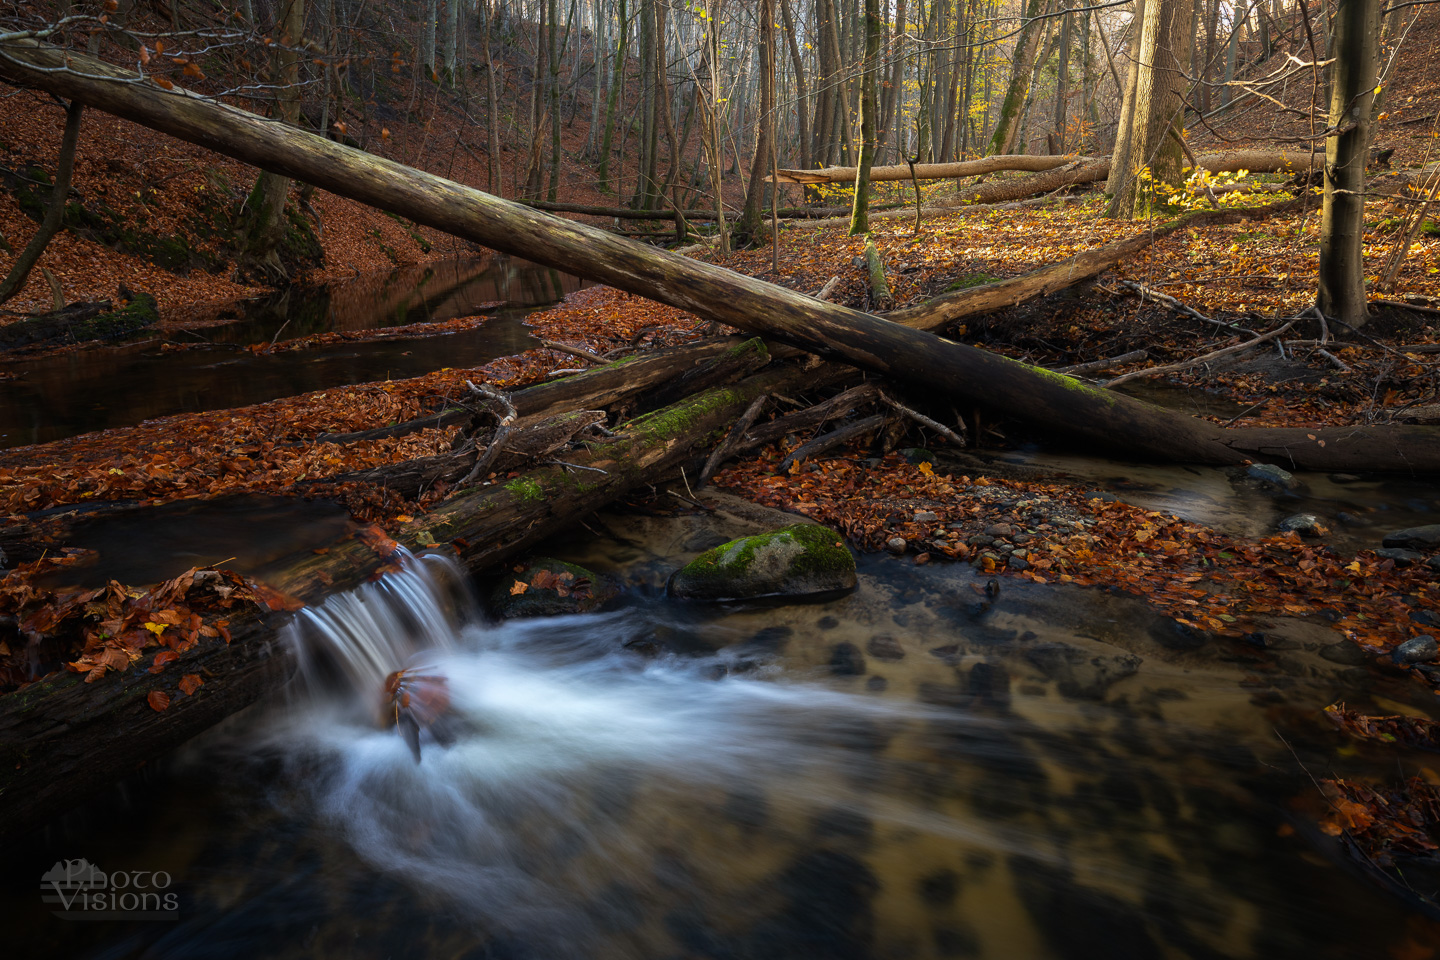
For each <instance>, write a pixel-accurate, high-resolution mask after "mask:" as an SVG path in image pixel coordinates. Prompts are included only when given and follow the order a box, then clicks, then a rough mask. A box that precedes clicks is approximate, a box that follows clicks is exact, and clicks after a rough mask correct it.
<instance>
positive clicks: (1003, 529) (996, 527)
mask: <svg viewBox="0 0 1440 960" xmlns="http://www.w3.org/2000/svg"><path fill="white" fill-rule="evenodd" d="M1014 533H1015V528H1014V527H1012V526H1010V524H1008V523H992V524H990V526H988V527H986V528H985V535H986V536H988V537H1009V536H1011V535H1013V534H1014Z"/></svg>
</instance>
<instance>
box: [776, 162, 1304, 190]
mask: <svg viewBox="0 0 1440 960" xmlns="http://www.w3.org/2000/svg"><path fill="white" fill-rule="evenodd" d="M1196 160H1197V161H1198V162H1199V165H1200V166H1201V167H1204V168H1205V169H1206V170H1209V171H1210V172H1211V173H1235V172H1238V171H1240V170H1248V171H1250V172H1251V173H1295V172H1296V171H1298V170H1304V169H1306V168H1307V167H1308V166H1309V165H1310V154H1309V152H1308V151H1304V150H1227V151H1224V152H1222V153H1203V154H1201V155H1200V156H1198V157H1197V158H1196ZM911 169H912V168H911V167H910V165H909V164H895V165H893V166H889V167H872V168H871V170H870V179H871V180H959V179H963V178H965V177H978V176H983V175H985V174H988V173H1001V172H1007V171H1017V172H1027V173H1043V172H1047V171H1059V170H1066V171H1068V174H1067V175H1066V176H1063V177H1062V176H1059V175H1058V173H1057V175H1055V176H1050V177H1025V178H1022V179H1017V180H1007V181H1003V182H1004V183H1013V184H1016V185H1017V186H1018V185H1019V184H1027V183H1028V184H1035V185H1036V186H1035V187H1034V188H1033V189H1031V190H1030V192H1029V193H1021V194H1016V195H1015V196H1013V197H1012V196H1003V197H1000V196H997V197H993V198H992V197H990V196H988V195H987V196H986V198H985V199H984V200H983V201H980V202H983V203H991V202H994V201H995V200H997V199H1007V200H1013V199H1018V198H1019V197H1024V196H1030V195H1031V194H1035V193H1043V192H1047V191H1049V190H1055V189H1058V188H1059V187H1062V186H1065V185H1066V184H1070V183H1092V182H1094V181H1096V180H1104V179H1105V178H1106V177H1108V176H1109V175H1110V158H1109V157H1033V156H1029V155H1024V154H1022V155H1018V156H1006V155H998V156H993V157H985V158H983V159H980V160H966V161H963V162H959V163H917V164H915V166H914V168H913V170H914V172H913V174H912V172H911ZM777 175H778V180H779V182H780V183H806V184H813V183H854V182H855V168H854V167H823V168H821V169H819V170H780V171H777ZM765 179H767V180H769V179H770V178H769V177H766V178H765ZM1046 183H1054V184H1055V185H1054V186H1040V184H1046ZM990 186H992V187H998V186H1000V184H999V183H995V184H990Z"/></svg>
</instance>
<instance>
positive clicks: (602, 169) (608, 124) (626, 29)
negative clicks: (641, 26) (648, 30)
mask: <svg viewBox="0 0 1440 960" xmlns="http://www.w3.org/2000/svg"><path fill="white" fill-rule="evenodd" d="M618 16H619V19H620V42H619V43H618V44H616V46H615V63H614V66H613V67H611V68H610V90H609V92H608V93H607V95H606V98H605V135H604V137H602V138H601V140H600V166H599V167H598V168H597V169H596V171H595V172H596V174H597V175H598V176H599V178H600V189H601V190H608V189H610V147H611V144H613V143H614V142H615V115H616V113H617V111H618V109H619V104H620V91H621V90H622V89H623V88H624V85H625V56H626V50H625V47H626V44H627V43H628V41H629V39H630V25H629V18H628V17H626V15H625V0H619V13H618Z"/></svg>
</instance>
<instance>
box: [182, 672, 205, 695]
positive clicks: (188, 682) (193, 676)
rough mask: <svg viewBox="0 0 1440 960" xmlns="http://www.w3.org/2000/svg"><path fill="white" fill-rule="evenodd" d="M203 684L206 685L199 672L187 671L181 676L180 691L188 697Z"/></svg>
mask: <svg viewBox="0 0 1440 960" xmlns="http://www.w3.org/2000/svg"><path fill="white" fill-rule="evenodd" d="M203 686H205V681H204V680H202V679H200V674H198V673H187V674H185V676H183V677H181V678H180V692H181V693H183V694H185V696H187V697H188V696H190V695H191V694H192V693H194V692H195V691H196V690H199V689H200V688H201V687H203Z"/></svg>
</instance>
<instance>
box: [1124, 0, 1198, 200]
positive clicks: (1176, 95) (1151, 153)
mask: <svg viewBox="0 0 1440 960" xmlns="http://www.w3.org/2000/svg"><path fill="white" fill-rule="evenodd" d="M1194 3H1195V0H1148V2H1147V3H1146V5H1145V20H1144V24H1143V28H1142V33H1141V39H1140V58H1139V61H1138V62H1137V63H1136V64H1135V69H1136V81H1135V90H1134V103H1133V105H1132V106H1127V107H1126V108H1125V110H1126V113H1127V115H1128V117H1129V121H1130V127H1131V131H1130V132H1131V145H1130V147H1129V151H1130V152H1129V158H1128V161H1129V162H1128V163H1127V164H1126V165H1125V166H1124V167H1121V168H1118V169H1117V172H1118V173H1119V174H1120V175H1121V180H1120V183H1119V186H1118V187H1117V188H1116V189H1115V190H1114V191H1113V193H1112V198H1111V206H1110V210H1109V211H1108V212H1109V213H1110V214H1111V215H1112V216H1118V217H1125V218H1132V219H1133V218H1137V217H1141V216H1143V215H1144V213H1145V211H1146V209H1148V206H1149V204H1150V199H1151V192H1150V190H1148V189H1146V188H1144V187H1143V186H1142V182H1141V174H1142V172H1143V171H1147V170H1148V171H1149V177H1150V180H1151V182H1154V183H1167V184H1170V185H1172V186H1178V185H1179V184H1180V183H1181V182H1182V181H1183V179H1184V178H1183V177H1182V176H1181V169H1182V168H1183V167H1184V157H1183V155H1182V153H1181V147H1180V135H1181V134H1180V129H1181V123H1180V121H1181V119H1182V117H1183V115H1184V110H1185V86H1186V80H1185V70H1186V66H1187V64H1188V61H1189V59H1190V43H1191V31H1190V21H1191V15H1192V13H1193V10H1194ZM1112 180H1113V178H1112Z"/></svg>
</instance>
